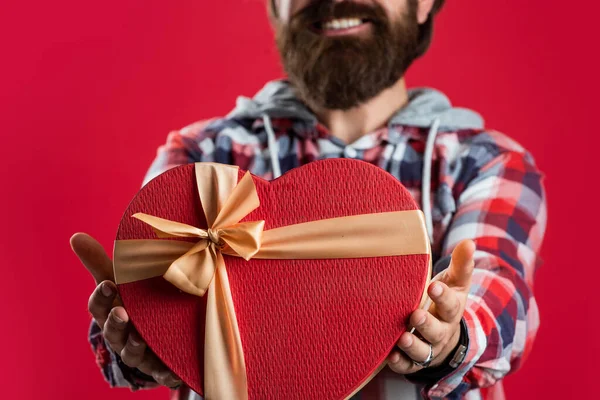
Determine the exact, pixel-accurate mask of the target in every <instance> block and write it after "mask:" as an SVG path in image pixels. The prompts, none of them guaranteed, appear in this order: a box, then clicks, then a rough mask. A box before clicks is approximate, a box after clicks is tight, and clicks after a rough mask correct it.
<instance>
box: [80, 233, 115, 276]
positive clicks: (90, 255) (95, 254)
mask: <svg viewBox="0 0 600 400" xmlns="http://www.w3.org/2000/svg"><path fill="white" fill-rule="evenodd" d="M71 248H72V249H73V252H75V254H76V255H77V257H79V259H80V260H81V263H82V264H83V265H84V267H85V268H87V270H88V271H89V272H90V273H91V274H92V276H93V277H94V280H95V281H96V285H98V284H100V282H103V281H112V282H114V281H115V276H114V272H113V263H112V261H111V259H110V258H109V257H108V255H107V254H106V252H105V251H104V248H103V247H102V245H101V244H100V243H98V242H97V241H96V239H94V238H92V237H91V236H90V235H88V234H85V233H76V234H75V235H73V236H72V237H71Z"/></svg>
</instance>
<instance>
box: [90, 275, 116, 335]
mask: <svg viewBox="0 0 600 400" xmlns="http://www.w3.org/2000/svg"><path fill="white" fill-rule="evenodd" d="M116 296H117V287H116V286H115V284H114V283H112V282H110V281H104V282H102V283H101V284H99V285H98V286H97V287H96V289H95V290H94V292H93V293H92V295H91V296H90V299H89V301H88V310H89V311H90V313H91V314H92V317H93V318H94V320H96V323H97V324H98V326H100V328H104V323H105V322H106V319H107V318H108V314H109V313H110V310H111V309H112V305H113V302H114V301H115V297H116Z"/></svg>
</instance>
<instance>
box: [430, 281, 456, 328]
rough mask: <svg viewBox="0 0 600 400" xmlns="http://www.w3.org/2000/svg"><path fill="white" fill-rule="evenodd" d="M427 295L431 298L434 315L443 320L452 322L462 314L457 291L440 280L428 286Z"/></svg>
mask: <svg viewBox="0 0 600 400" xmlns="http://www.w3.org/2000/svg"><path fill="white" fill-rule="evenodd" d="M429 296H430V297H431V300H433V304H434V310H435V311H434V312H435V315H437V316H438V317H439V319H441V320H442V321H444V322H448V323H454V322H456V321H457V320H459V319H460V317H461V316H462V311H463V305H462V303H461V301H460V297H459V292H457V291H456V290H454V289H452V288H449V287H448V285H446V284H445V283H442V282H433V283H432V284H431V285H430V286H429Z"/></svg>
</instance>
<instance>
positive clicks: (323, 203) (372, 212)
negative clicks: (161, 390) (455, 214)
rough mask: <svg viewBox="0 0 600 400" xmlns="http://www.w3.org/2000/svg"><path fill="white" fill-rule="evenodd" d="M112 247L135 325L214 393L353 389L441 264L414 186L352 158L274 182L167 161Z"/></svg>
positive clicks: (380, 360)
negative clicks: (435, 264)
mask: <svg viewBox="0 0 600 400" xmlns="http://www.w3.org/2000/svg"><path fill="white" fill-rule="evenodd" d="M236 185H237V186H236ZM234 197H235V199H233V198H234ZM248 202H250V203H253V204H252V205H250V206H248ZM242 203H245V205H243V204H242ZM240 204H242V205H240ZM248 207H250V208H248ZM242 208H245V209H246V211H249V213H248V212H244V213H242V214H240V211H239V210H240V209H242ZM222 214H229V215H228V216H223V215H222ZM231 214H236V215H233V216H231ZM217 215H218V216H217ZM134 216H135V217H134ZM215 219H216V220H218V221H216V224H215ZM207 220H209V221H210V224H209V223H207ZM224 221H229V222H227V223H226V224H225V225H227V226H225V227H224V226H223V222H224ZM238 221H240V223H237V222H238ZM184 224H185V225H184ZM209 225H210V226H209ZM216 225H219V226H216ZM208 228H212V229H208ZM290 228H292V229H291V230H290ZM232 229H233V230H232ZM236 229H237V230H238V231H239V232H238V231H236ZM240 230H241V231H240ZM234 231H235V232H237V233H235V232H234ZM232 232H233V233H232ZM240 232H241V233H240ZM261 238H262V239H261ZM261 240H262V244H261V243H260V242H261ZM236 241H237V242H236ZM261 246H262V247H261ZM278 246H280V248H279V247H278ZM250 247H251V249H249V248H250ZM273 249H275V250H274V251H273ZM236 250H239V251H238V253H239V254H234V253H236ZM114 256H115V276H116V280H117V284H118V287H119V292H120V295H121V298H122V300H123V303H124V305H125V308H126V309H127V311H128V313H129V315H130V318H131V321H132V322H133V324H134V325H135V327H136V329H137V330H138V331H139V333H140V334H141V336H142V337H143V338H144V340H145V341H146V342H147V343H148V346H149V347H150V348H151V349H152V350H153V351H154V352H155V353H156V355H157V356H158V357H159V358H160V359H161V360H162V361H163V362H164V363H165V364H166V365H167V367H169V368H170V369H171V370H172V371H173V372H174V373H175V374H177V375H178V376H179V377H181V379H182V380H183V381H184V382H185V383H186V384H187V385H189V386H190V387H191V388H192V389H193V390H195V391H196V392H198V393H200V394H205V395H206V397H207V398H209V399H211V400H212V399H217V400H220V399H227V400H229V399H234V398H249V399H286V400H287V399H344V398H347V397H349V396H351V395H352V394H353V393H355V392H356V391H357V390H359V389H360V388H361V387H362V386H363V385H364V384H366V383H367V382H368V380H369V379H371V378H372V377H373V376H374V375H375V374H376V373H377V372H378V371H379V370H380V369H381V368H382V367H383V366H384V365H385V360H386V357H387V356H388V354H389V352H390V351H391V350H392V348H393V347H394V346H395V343H396V342H397V340H398V339H399V337H400V335H401V334H402V333H403V332H405V331H406V330H407V322H408V317H409V315H410V314H411V313H412V311H414V310H415V309H417V308H418V307H419V305H420V304H422V303H423V301H424V299H425V294H424V293H425V288H426V285H427V283H428V281H429V277H430V273H431V260H430V250H429V243H428V239H427V234H426V232H425V224H424V223H423V218H422V214H421V212H420V211H418V207H417V205H416V203H415V201H414V200H413V198H412V196H411V195H410V193H409V192H408V191H407V190H406V189H405V188H404V187H403V186H402V185H401V184H400V183H399V182H398V181H397V180H396V179H394V178H393V177H392V176H391V175H389V174H388V173H387V172H385V171H383V170H381V169H380V168H378V167H376V166H373V165H371V164H368V163H365V162H362V161H355V160H347V159H333V160H322V161H316V162H313V163H310V164H307V165H305V166H302V167H300V168H296V169H294V170H291V171H290V172H288V173H286V174H284V175H283V176H281V177H280V178H278V179H275V180H273V181H270V182H269V181H265V180H263V179H261V178H258V177H255V176H252V175H250V174H245V173H244V172H243V171H241V170H238V169H237V168H236V167H231V166H224V165H220V164H210V163H197V164H189V165H185V166H181V167H177V168H174V169H171V170H169V171H167V172H165V173H163V174H161V175H160V176H158V177H157V178H155V179H153V180H152V181H150V182H149V183H148V184H147V185H146V186H144V187H143V188H142V189H141V190H140V191H139V193H138V194H137V195H136V197H135V198H134V199H133V200H132V202H131V203H130V205H129V207H128V208H127V210H126V212H125V214H124V216H123V219H122V220H121V223H120V225H119V230H118V233H117V238H116V241H115V254H114ZM247 259H248V260H247ZM207 263H208V264H210V267H207V265H208V264H207ZM183 264H186V265H183ZM196 264H202V268H205V269H203V270H202V271H199V270H198V268H199V266H198V265H196ZM213 264H214V265H213ZM186 268H187V270H186ZM167 271H168V273H167ZM207 271H208V272H207ZM215 271H217V273H215ZM163 275H164V276H163ZM209 283H210V284H209ZM200 286H203V287H200ZM205 291H206V293H205ZM211 293H212V294H211ZM211 296H212V297H211ZM207 314H208V315H209V317H208V318H207ZM209 332H210V333H209ZM236 345H237V347H236Z"/></svg>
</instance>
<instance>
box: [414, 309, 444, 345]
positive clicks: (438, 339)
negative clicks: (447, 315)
mask: <svg viewBox="0 0 600 400" xmlns="http://www.w3.org/2000/svg"><path fill="white" fill-rule="evenodd" d="M410 324H411V326H413V327H415V328H416V330H417V332H419V334H420V335H421V336H423V338H424V339H425V340H426V341H428V342H429V343H431V344H433V345H436V344H439V343H443V341H444V340H445V339H446V334H447V330H448V324H445V323H443V322H441V321H440V320H438V319H437V318H436V317H434V316H433V315H431V313H428V312H427V311H425V310H417V311H415V312H414V313H413V314H412V315H411V317H410Z"/></svg>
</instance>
